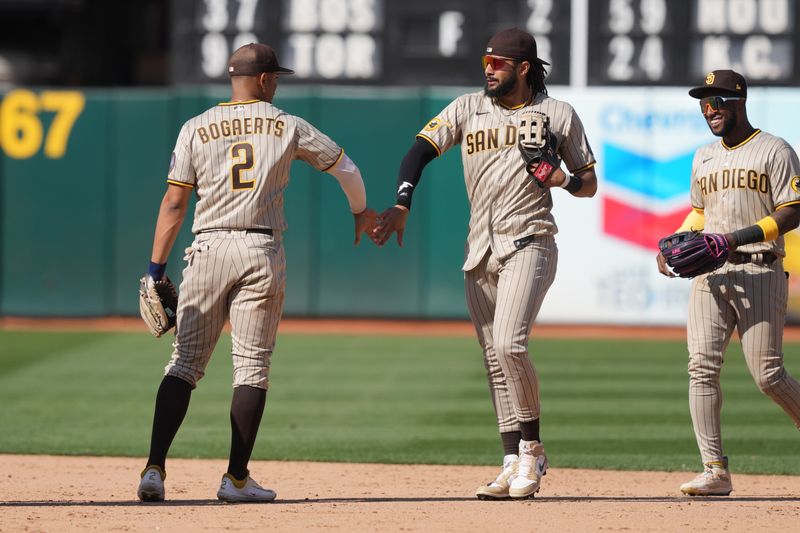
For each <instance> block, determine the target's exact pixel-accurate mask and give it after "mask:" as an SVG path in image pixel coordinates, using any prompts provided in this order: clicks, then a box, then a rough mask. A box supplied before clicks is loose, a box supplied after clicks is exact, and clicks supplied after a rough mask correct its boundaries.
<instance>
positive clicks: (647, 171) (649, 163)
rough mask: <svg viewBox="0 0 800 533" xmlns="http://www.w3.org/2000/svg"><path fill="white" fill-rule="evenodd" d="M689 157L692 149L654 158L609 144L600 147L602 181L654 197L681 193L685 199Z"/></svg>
mask: <svg viewBox="0 0 800 533" xmlns="http://www.w3.org/2000/svg"><path fill="white" fill-rule="evenodd" d="M693 157H694V150H692V151H690V152H688V153H684V154H680V155H677V156H675V157H673V158H671V159H664V160H657V159H654V158H652V157H650V156H646V155H640V154H637V153H634V152H631V151H629V150H626V149H624V148H621V147H618V146H614V145H613V144H605V145H604V146H603V161H604V166H605V168H607V169H608V172H607V176H606V181H608V182H609V183H613V184H614V185H617V186H618V187H622V188H624V189H628V190H630V191H633V192H636V193H639V194H641V195H644V196H647V197H649V198H653V199H656V200H668V199H670V198H674V197H675V196H681V195H684V196H687V198H688V194H689V176H690V174H691V172H692V158H693ZM687 201H688V200H687Z"/></svg>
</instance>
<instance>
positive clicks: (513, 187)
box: [417, 91, 595, 271]
mask: <svg viewBox="0 0 800 533" xmlns="http://www.w3.org/2000/svg"><path fill="white" fill-rule="evenodd" d="M530 114H540V115H544V116H545V117H547V120H548V121H549V126H550V130H551V131H552V132H553V133H555V135H556V138H557V140H558V146H559V148H558V152H559V155H560V156H561V157H562V159H563V160H564V162H565V163H566V166H567V169H568V170H569V171H570V172H572V173H575V172H578V171H581V170H584V169H586V168H589V167H591V166H592V165H594V164H595V159H594V155H593V153H592V149H591V147H590V146H589V141H588V140H587V138H586V134H585V132H584V129H583V124H582V123H581V121H580V119H579V118H578V115H577V113H575V110H574V109H573V108H572V106H570V105H569V104H567V103H566V102H562V101H559V100H556V99H554V98H551V97H549V96H547V95H545V94H541V93H540V94H537V95H536V96H535V97H534V98H533V100H532V101H529V102H528V103H526V104H524V105H522V106H519V107H516V108H513V109H511V108H507V107H504V106H503V105H502V104H500V103H498V102H497V101H496V99H493V98H490V97H488V96H486V95H484V93H483V91H478V92H474V93H469V94H465V95H463V96H460V97H458V98H456V99H455V100H454V101H453V102H452V103H450V105H448V106H447V107H446V108H445V109H444V110H443V111H442V112H441V113H439V115H437V116H436V117H435V118H434V119H433V120H431V121H430V122H429V123H428V124H427V125H426V126H425V127H424V128H423V129H422V130H421V131H420V132H419V134H418V135H417V136H418V137H420V138H423V139H425V140H427V141H429V142H430V143H431V144H432V145H433V146H434V148H436V151H437V152H438V153H439V154H440V155H441V154H442V153H443V152H445V151H447V150H448V149H449V148H451V147H453V146H454V145H456V144H461V161H462V164H463V166H464V180H465V182H466V186H467V196H468V198H469V202H470V222H469V234H468V236H467V254H466V255H467V256H466V260H465V262H464V266H463V269H464V270H465V271H468V270H471V269H473V268H475V267H476V266H477V265H478V264H479V263H480V261H481V259H483V256H484V254H485V253H486V250H487V249H488V248H491V250H492V252H493V254H494V255H496V256H497V257H498V258H499V259H502V258H504V257H507V256H508V255H509V254H511V253H513V252H514V251H515V250H516V247H515V246H514V240H515V239H518V238H520V237H523V236H527V235H534V234H537V235H552V234H555V233H556V232H557V231H558V230H557V227H556V224H555V221H554V220H553V217H552V215H551V214H550V211H551V209H552V207H553V201H552V197H551V195H550V190H549V189H545V188H541V187H539V186H538V185H537V184H536V183H534V182H533V180H532V179H531V178H530V177H529V176H528V174H527V172H526V170H525V162H524V160H523V159H522V156H521V154H520V152H519V149H518V147H517V142H518V128H519V124H520V121H521V119H522V118H523V116H525V115H530Z"/></svg>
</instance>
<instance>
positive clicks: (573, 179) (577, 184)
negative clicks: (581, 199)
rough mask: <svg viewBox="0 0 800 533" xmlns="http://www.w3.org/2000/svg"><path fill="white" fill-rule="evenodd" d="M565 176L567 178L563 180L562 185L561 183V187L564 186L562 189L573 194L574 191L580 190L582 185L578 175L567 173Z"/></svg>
mask: <svg viewBox="0 0 800 533" xmlns="http://www.w3.org/2000/svg"><path fill="white" fill-rule="evenodd" d="M567 178H568V180H567V181H565V182H564V185H562V187H564V189H565V190H566V191H567V192H568V193H570V194H575V193H576V192H578V191H579V190H581V187H583V180H582V179H581V177H580V176H569V175H567Z"/></svg>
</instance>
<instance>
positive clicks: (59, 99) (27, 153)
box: [0, 89, 86, 159]
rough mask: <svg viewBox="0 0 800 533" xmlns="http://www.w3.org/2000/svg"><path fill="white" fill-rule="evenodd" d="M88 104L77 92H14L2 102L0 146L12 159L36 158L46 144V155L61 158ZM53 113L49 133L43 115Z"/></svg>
mask: <svg viewBox="0 0 800 533" xmlns="http://www.w3.org/2000/svg"><path fill="white" fill-rule="evenodd" d="M85 105H86V99H85V98H84V96H83V93H81V92H78V91H42V92H41V93H39V94H36V93H35V92H33V91H30V90H28V89H15V90H13V91H10V92H8V93H7V94H6V95H5V96H3V98H2V101H0V145H2V148H3V152H5V154H6V155H7V156H8V157H11V158H13V159H28V158H30V157H33V156H34V155H36V153H37V152H39V150H40V149H41V148H42V142H44V150H43V152H44V155H45V157H48V158H50V159H60V158H62V157H64V154H65V153H66V151H67V141H68V140H69V134H70V132H71V131H72V126H73V125H74V124H75V121H76V120H77V119H78V117H79V116H80V114H81V112H82V111H83V108H84V106H85ZM42 112H44V113H54V115H53V118H52V121H51V122H50V125H49V127H48V128H47V131H46V132H45V125H44V124H43V123H42V117H41V116H40V113H42Z"/></svg>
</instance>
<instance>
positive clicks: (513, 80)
mask: <svg viewBox="0 0 800 533" xmlns="http://www.w3.org/2000/svg"><path fill="white" fill-rule="evenodd" d="M517 79H518V78H517V76H516V75H514V76H513V77H510V78H508V79H507V80H506V81H503V82H500V83H498V84H497V87H495V88H494V89H490V88H489V83H488V82H487V83H486V85H484V87H483V94H485V95H486V96H489V97H491V98H500V97H501V96H505V95H507V94H508V93H510V92H511V91H513V90H514V87H516V86H517Z"/></svg>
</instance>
